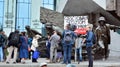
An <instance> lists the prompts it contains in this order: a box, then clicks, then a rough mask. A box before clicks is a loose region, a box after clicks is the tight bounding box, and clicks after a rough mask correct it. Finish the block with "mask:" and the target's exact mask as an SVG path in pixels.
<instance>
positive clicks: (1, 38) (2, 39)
mask: <svg viewBox="0 0 120 67" xmlns="http://www.w3.org/2000/svg"><path fill="white" fill-rule="evenodd" d="M3 41H4V38H3V36H2V35H1V34H0V46H2V45H3Z"/></svg>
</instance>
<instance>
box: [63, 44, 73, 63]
mask: <svg viewBox="0 0 120 67" xmlns="http://www.w3.org/2000/svg"><path fill="white" fill-rule="evenodd" d="M71 51H72V45H70V44H69V45H67V44H64V45H63V54H64V60H63V63H71Z"/></svg>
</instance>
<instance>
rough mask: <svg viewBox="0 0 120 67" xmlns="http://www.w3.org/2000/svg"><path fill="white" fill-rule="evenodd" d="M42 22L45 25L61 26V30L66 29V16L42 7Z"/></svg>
mask: <svg viewBox="0 0 120 67" xmlns="http://www.w3.org/2000/svg"><path fill="white" fill-rule="evenodd" d="M40 12H41V13H40V21H41V22H45V23H48V22H50V23H52V24H53V25H55V26H59V27H60V28H63V27H64V16H63V14H61V13H59V12H56V11H53V10H50V9H46V8H43V7H41V10H40Z"/></svg>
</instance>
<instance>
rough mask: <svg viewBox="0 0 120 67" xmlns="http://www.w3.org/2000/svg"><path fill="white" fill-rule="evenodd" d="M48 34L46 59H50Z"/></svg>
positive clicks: (48, 38)
mask: <svg viewBox="0 0 120 67" xmlns="http://www.w3.org/2000/svg"><path fill="white" fill-rule="evenodd" d="M50 45H51V43H50V35H48V36H47V40H46V48H47V59H50Z"/></svg>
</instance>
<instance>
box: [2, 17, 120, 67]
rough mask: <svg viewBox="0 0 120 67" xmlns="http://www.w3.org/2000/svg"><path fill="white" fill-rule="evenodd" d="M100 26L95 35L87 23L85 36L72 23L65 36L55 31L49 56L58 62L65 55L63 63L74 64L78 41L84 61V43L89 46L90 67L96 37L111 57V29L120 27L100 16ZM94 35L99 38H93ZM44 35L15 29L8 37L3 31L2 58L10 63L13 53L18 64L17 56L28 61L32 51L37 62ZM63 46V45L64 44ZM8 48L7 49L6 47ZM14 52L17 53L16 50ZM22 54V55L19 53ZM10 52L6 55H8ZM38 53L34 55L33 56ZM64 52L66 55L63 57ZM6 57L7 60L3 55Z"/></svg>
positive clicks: (105, 52)
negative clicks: (28, 33)
mask: <svg viewBox="0 0 120 67" xmlns="http://www.w3.org/2000/svg"><path fill="white" fill-rule="evenodd" d="M98 22H99V25H98V27H97V28H96V29H95V31H94V32H95V34H94V32H93V30H92V28H93V26H92V24H88V25H86V31H87V32H86V36H85V37H82V35H80V34H79V35H78V34H76V33H75V32H74V31H72V30H70V25H69V24H68V25H66V28H65V30H64V31H63V33H62V36H60V35H58V32H57V31H56V30H54V31H53V32H52V33H53V34H52V35H48V39H47V41H46V48H47V58H49V59H50V63H55V62H57V60H60V59H61V58H63V64H70V63H71V53H72V47H73V46H74V44H75V47H76V49H75V50H76V51H77V53H78V54H79V56H78V58H77V59H78V61H79V62H80V61H82V45H84V44H85V45H86V51H87V55H88V60H89V67H93V58H92V46H93V40H94V38H96V39H97V40H96V44H97V45H99V46H100V47H101V48H103V53H104V54H103V57H104V58H105V59H107V58H108V44H110V31H109V29H110V28H112V29H116V28H117V29H120V27H117V26H113V25H112V26H110V25H109V27H108V26H107V25H106V24H105V23H106V22H105V18H104V17H100V18H99V21H98ZM94 35H95V36H96V37H94ZM39 38H41V36H40V35H35V36H34V37H33V38H28V37H27V35H26V33H25V32H21V34H19V31H18V30H16V31H15V32H11V33H10V35H9V37H8V38H7V36H6V35H5V33H4V32H3V31H2V32H0V61H5V60H6V63H10V59H11V56H12V55H14V56H13V63H16V59H17V58H20V60H21V63H25V59H27V58H28V57H29V54H30V52H31V51H32V54H33V55H32V56H33V57H32V62H37V58H38V57H39V51H38V50H37V49H38V48H37V47H38V46H39V45H38V39H39ZM60 44H61V45H62V46H61V45H60ZM6 48H7V51H6V50H5V49H6ZM59 48H62V51H60V52H58V49H59ZM13 51H14V52H13ZM18 53H19V54H18ZM6 54H7V56H6ZM34 54H35V55H34ZM62 55H63V57H62ZM3 57H4V58H5V57H6V58H5V59H4V58H3Z"/></svg>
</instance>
